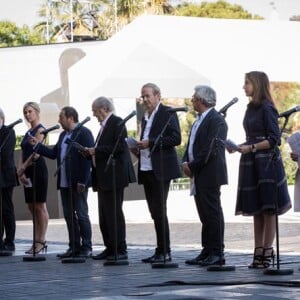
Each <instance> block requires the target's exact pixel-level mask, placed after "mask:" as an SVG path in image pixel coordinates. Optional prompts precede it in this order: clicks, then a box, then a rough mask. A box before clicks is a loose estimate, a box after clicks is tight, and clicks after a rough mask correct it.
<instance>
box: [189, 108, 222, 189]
mask: <svg viewBox="0 0 300 300" xmlns="http://www.w3.org/2000/svg"><path fill="white" fill-rule="evenodd" d="M226 137H227V124H226V122H225V119H224V117H222V116H221V115H220V114H219V113H218V112H217V111H216V110H215V109H214V108H213V109H212V110H211V111H209V112H208V114H207V115H206V116H205V118H204V120H203V121H202V123H201V124H200V126H199V128H198V130H197V132H196V137H195V142H194V145H193V156H194V160H193V161H192V162H189V161H188V147H189V142H188V145H187V148H186V151H185V154H184V156H183V161H187V162H189V168H190V169H191V171H192V173H193V174H194V176H195V183H196V186H199V187H214V186H218V185H223V184H227V182H228V178H227V167H226V159H225V148H224V145H223V144H222V143H221V142H219V141H218V140H216V138H218V139H222V140H226Z"/></svg>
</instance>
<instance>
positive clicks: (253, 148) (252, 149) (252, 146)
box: [251, 144, 257, 153]
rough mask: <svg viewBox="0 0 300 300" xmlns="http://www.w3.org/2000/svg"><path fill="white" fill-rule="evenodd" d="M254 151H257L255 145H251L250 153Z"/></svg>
mask: <svg viewBox="0 0 300 300" xmlns="http://www.w3.org/2000/svg"><path fill="white" fill-rule="evenodd" d="M256 150H257V149H256V146H255V144H252V145H251V152H253V153H255V152H256Z"/></svg>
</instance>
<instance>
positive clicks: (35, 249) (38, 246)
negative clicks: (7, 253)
mask: <svg viewBox="0 0 300 300" xmlns="http://www.w3.org/2000/svg"><path fill="white" fill-rule="evenodd" d="M47 248H48V245H47V242H46V241H44V242H39V241H36V242H35V246H32V247H31V248H30V249H29V250H27V251H26V252H25V253H26V254H39V253H41V252H43V253H47Z"/></svg>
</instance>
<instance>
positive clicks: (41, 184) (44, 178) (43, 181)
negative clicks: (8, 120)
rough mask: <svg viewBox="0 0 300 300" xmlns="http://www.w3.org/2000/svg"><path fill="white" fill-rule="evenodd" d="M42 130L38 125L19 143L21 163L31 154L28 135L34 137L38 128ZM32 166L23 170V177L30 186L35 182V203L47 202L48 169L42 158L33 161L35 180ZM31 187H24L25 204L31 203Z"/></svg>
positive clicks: (32, 195) (32, 194)
mask: <svg viewBox="0 0 300 300" xmlns="http://www.w3.org/2000/svg"><path fill="white" fill-rule="evenodd" d="M41 127H42V128H44V127H43V125H41V124H39V125H38V126H36V127H35V128H34V129H32V130H28V131H27V132H26V134H25V136H24V138H23V140H22V142H21V148H22V155H23V156H22V160H23V162H24V161H26V159H27V158H28V157H29V156H30V155H31V154H32V153H33V149H32V146H31V145H30V144H29V142H28V140H29V133H30V135H32V136H34V135H35V134H36V132H37V131H38V129H39V128H41ZM33 171H34V170H33V166H32V165H30V166H28V167H27V168H26V170H25V176H26V177H27V178H30V180H31V182H32V184H34V180H35V187H36V188H35V200H36V202H46V200H47V189H48V169H47V166H46V162H45V159H44V158H43V157H42V156H39V158H38V159H37V160H36V161H35V174H36V176H35V178H33ZM33 191H34V190H33V187H25V186H24V194H25V202H26V203H32V202H33V197H34V193H33Z"/></svg>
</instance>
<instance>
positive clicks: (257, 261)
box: [248, 247, 264, 269]
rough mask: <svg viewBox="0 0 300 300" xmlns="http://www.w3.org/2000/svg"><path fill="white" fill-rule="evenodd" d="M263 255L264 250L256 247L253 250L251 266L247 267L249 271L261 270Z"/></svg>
mask: <svg viewBox="0 0 300 300" xmlns="http://www.w3.org/2000/svg"><path fill="white" fill-rule="evenodd" d="M263 255H264V248H263V247H256V248H255V249H254V254H253V261H252V263H251V265H249V266H248V268H249V269H263V268H264V264H263Z"/></svg>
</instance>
